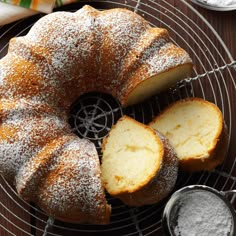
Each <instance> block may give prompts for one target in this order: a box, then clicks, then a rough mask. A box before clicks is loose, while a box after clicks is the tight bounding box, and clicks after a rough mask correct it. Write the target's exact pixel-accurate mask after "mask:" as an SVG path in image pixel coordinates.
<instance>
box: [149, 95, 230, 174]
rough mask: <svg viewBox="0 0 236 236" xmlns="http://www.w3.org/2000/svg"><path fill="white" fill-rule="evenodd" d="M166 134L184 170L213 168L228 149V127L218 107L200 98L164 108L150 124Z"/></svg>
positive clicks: (178, 102)
mask: <svg viewBox="0 0 236 236" xmlns="http://www.w3.org/2000/svg"><path fill="white" fill-rule="evenodd" d="M149 125H150V126H151V127H152V128H154V129H156V130H159V131H160V132H161V133H163V135H165V136H166V137H167V138H168V139H169V141H170V142H171V144H172V145H173V147H174V148H175V151H176V153H177V156H178V158H179V163H180V167H182V169H183V170H186V171H190V172H193V171H202V170H208V171H210V170H212V169H214V168H215V167H216V166H217V165H219V164H221V163H222V161H223V159H224V156H225V154H226V151H227V146H228V134H227V128H226V125H225V123H224V119H223V116H222V113H221V111H220V109H219V108H218V107H217V106H216V105H215V104H213V103H210V102H208V101H205V100H203V99H201V98H188V99H184V100H180V101H177V102H175V103H173V104H171V105H170V106H169V107H167V108H166V109H165V110H164V111H163V112H162V113H161V114H160V115H158V116H157V117H156V118H155V119H154V120H153V121H152V122H151V123H150V124H149Z"/></svg>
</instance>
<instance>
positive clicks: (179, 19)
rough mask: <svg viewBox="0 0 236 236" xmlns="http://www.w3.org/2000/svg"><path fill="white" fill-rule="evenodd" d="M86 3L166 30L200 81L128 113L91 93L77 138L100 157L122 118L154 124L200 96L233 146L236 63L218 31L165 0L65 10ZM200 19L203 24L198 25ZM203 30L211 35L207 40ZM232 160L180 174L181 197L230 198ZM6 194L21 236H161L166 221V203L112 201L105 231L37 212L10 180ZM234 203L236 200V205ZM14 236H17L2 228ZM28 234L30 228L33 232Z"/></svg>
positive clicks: (77, 111) (76, 124)
mask: <svg viewBox="0 0 236 236" xmlns="http://www.w3.org/2000/svg"><path fill="white" fill-rule="evenodd" d="M85 3H88V4H90V5H92V6H94V7H96V8H98V9H100V10H104V9H109V8H113V7H125V8H128V9H131V10H133V11H135V12H137V13H138V14H140V15H142V16H143V17H144V18H146V20H148V21H149V23H150V25H152V26H157V27H164V28H167V29H168V31H169V33H170V37H171V40H172V41H173V42H174V43H175V44H177V45H179V46H181V47H183V48H185V49H186V50H187V51H188V53H189V54H190V55H191V57H192V58H193V61H194V63H195V65H196V66H195V68H194V76H193V77H192V78H187V79H186V80H184V81H181V82H180V83H178V84H177V85H176V86H175V87H174V88H172V89H170V90H168V91H166V92H165V93H163V94H160V95H157V96H154V97H152V98H151V99H149V100H148V101H146V102H144V103H142V104H138V105H135V106H132V107H128V108H126V109H124V108H122V107H121V106H120V104H119V103H118V102H117V101H116V100H115V99H114V98H112V97H111V96H109V95H107V94H99V93H90V94H85V95H83V96H82V97H81V98H79V100H78V102H77V103H75V104H74V105H73V107H72V109H71V118H70V120H69V122H70V124H71V127H72V129H73V131H74V132H75V133H76V134H77V135H78V136H79V137H81V138H88V139H90V140H91V141H92V142H94V143H95V145H96V147H97V150H98V152H99V154H101V152H100V151H101V150H100V146H101V142H102V139H103V137H105V136H106V134H107V133H108V132H109V130H110V128H111V126H112V125H113V124H115V123H116V121H117V120H118V119H119V118H120V117H121V116H122V115H123V114H127V115H129V116H131V117H134V118H135V119H136V120H139V121H140V122H143V123H148V122H149V121H150V120H151V119H152V118H153V117H154V116H156V115H157V114H158V113H159V112H160V111H161V110H162V109H163V108H164V107H165V106H167V105H168V104H170V103H171V102H173V101H176V100H179V99H181V98H185V97H190V96H198V97H202V98H204V99H207V100H209V101H211V102H214V103H215V104H216V105H218V106H219V108H220V109H221V111H222V113H223V115H224V118H225V121H226V124H227V126H228V130H229V134H230V139H231V140H230V143H231V144H232V143H234V142H235V141H236V134H234V133H233V132H232V130H234V129H235V124H234V122H233V114H234V112H236V110H235V107H234V106H233V104H234V102H235V101H236V95H235V94H236V93H235V92H236V81H235V80H234V78H233V74H234V73H235V66H236V62H235V61H234V59H233V58H232V56H231V54H230V52H229V50H228V49H227V47H226V46H225V44H224V42H223V41H222V39H221V38H220V37H219V35H218V34H217V32H216V31H215V30H214V29H213V28H212V27H211V25H210V24H209V23H208V22H207V21H206V20H205V19H204V18H203V17H202V16H201V15H200V14H199V13H198V12H197V11H196V10H195V9H194V8H193V7H192V6H191V5H190V4H189V3H188V2H187V1H185V0H181V1H179V3H178V4H177V5H176V3H175V4H173V3H172V1H165V0H156V1H154V0H153V1H152V0H138V1H136V0H123V1H106V0H101V1H87V2H86V1H84V2H80V3H76V4H73V5H70V6H65V7H62V8H60V9H58V10H67V11H72V12H73V11H76V10H77V9H78V8H80V7H81V6H82V5H84V4H85ZM183 8H188V9H189V10H190V11H191V15H186V14H184V13H183V12H182V10H181V9H183ZM40 17H41V15H39V16H35V17H31V18H30V19H29V18H28V19H23V20H20V21H18V22H16V23H15V24H12V25H10V27H8V28H5V27H1V28H0V32H1V31H2V33H1V34H0V35H1V36H0V42H1V39H2V38H3V37H5V38H9V39H10V38H11V37H13V36H20V35H24V34H26V33H27V32H28V30H29V29H30V27H31V26H32V25H33V24H34V22H35V21H36V20H37V19H39V18H40ZM196 19H197V21H198V22H195V20H196ZM204 28H208V29H210V30H211V32H212V33H211V34H210V35H207V34H206V33H205V31H204ZM7 47H8V43H7V42H5V44H3V46H2V47H1V49H0V57H2V56H3V55H5V54H6V52H7ZM228 153H229V155H228V156H227V157H226V159H225V161H224V163H223V164H222V165H221V166H220V167H218V168H217V169H216V170H214V171H212V172H201V173H196V174H187V173H184V172H183V173H182V172H181V173H180V175H179V178H178V181H177V184H176V189H178V188H180V187H183V186H186V185H190V184H205V185H209V186H211V187H214V188H217V189H218V190H221V191H223V190H231V189H234V188H235V185H236V173H235V172H236V171H235V166H236V153H235V152H234V151H233V150H232V145H230V146H229V151H228ZM0 184H1V186H0V189H1V193H3V194H4V195H5V196H7V198H8V199H9V200H10V201H11V203H12V205H14V206H15V208H19V209H20V210H21V212H23V213H24V215H26V216H27V217H26V218H27V219H29V220H28V221H27V220H25V219H24V218H22V216H21V215H19V214H17V213H15V211H14V209H13V208H10V207H9V206H8V205H4V204H3V203H2V202H1V203H0V205H1V207H2V209H4V212H7V214H10V215H11V219H12V218H13V219H15V221H16V222H17V223H16V222H15V221H14V222H13V221H11V220H10V219H8V218H7V216H6V215H7V214H2V213H1V212H0V214H1V217H2V219H4V220H5V221H6V222H7V223H8V224H10V225H12V226H14V227H15V228H17V229H18V230H19V232H21V233H22V235H43V236H46V235H48V236H49V235H54V236H56V235H57V236H58V235H70V236H73V235H78V234H79V235H111V234H112V235H130V236H131V235H139V236H140V235H161V232H162V231H161V230H162V229H161V214H162V210H163V207H164V205H165V200H164V201H163V202H161V203H158V204H155V205H151V206H146V207H140V208H129V207H127V206H125V205H124V204H122V203H121V202H120V201H119V200H117V199H114V198H112V197H110V196H107V199H108V201H109V203H110V204H111V205H112V207H113V212H112V217H111V223H110V224H109V225H106V226H99V225H75V224H66V223H63V222H59V221H57V220H54V219H53V218H51V217H48V216H47V215H45V214H44V212H42V211H41V210H40V209H39V208H37V206H34V205H33V204H30V203H28V202H26V201H24V200H23V199H20V198H19V196H18V195H17V193H16V191H15V189H14V188H13V187H12V186H11V185H10V184H9V183H8V182H7V181H6V180H5V179H4V178H3V177H1V180H0ZM231 201H232V203H234V202H235V199H234V197H233V198H232V199H231ZM3 228H4V230H5V231H6V232H8V233H9V235H14V234H13V233H12V232H10V231H9V230H8V228H7V227H5V226H3ZM25 228H29V229H30V230H29V231H27V230H25Z"/></svg>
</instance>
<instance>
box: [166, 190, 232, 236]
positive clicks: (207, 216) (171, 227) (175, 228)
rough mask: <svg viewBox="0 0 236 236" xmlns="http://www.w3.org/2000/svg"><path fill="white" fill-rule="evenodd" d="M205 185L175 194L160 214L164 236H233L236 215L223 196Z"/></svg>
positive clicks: (224, 194)
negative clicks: (161, 215)
mask: <svg viewBox="0 0 236 236" xmlns="http://www.w3.org/2000/svg"><path fill="white" fill-rule="evenodd" d="M233 192H235V191H229V192H219V191H217V190H215V189H213V188H210V187H208V186H205V185H191V186H187V187H184V188H182V189H180V190H178V191H176V192H175V193H174V194H173V195H172V196H171V198H170V200H169V201H168V202H167V204H166V206H165V209H164V213H163V219H162V223H163V230H164V234H165V235H166V236H234V235H236V231H235V225H236V215H235V211H234V208H233V206H232V205H231V203H230V201H229V200H228V199H227V195H228V194H231V193H233Z"/></svg>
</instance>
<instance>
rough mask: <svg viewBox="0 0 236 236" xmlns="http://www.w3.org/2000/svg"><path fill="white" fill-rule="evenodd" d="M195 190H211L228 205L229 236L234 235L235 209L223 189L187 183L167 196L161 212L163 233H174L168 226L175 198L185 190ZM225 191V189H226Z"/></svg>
mask: <svg viewBox="0 0 236 236" xmlns="http://www.w3.org/2000/svg"><path fill="white" fill-rule="evenodd" d="M195 190H201V191H206V192H211V193H213V194H215V195H216V196H218V197H219V198H220V199H221V200H223V202H224V203H225V204H226V206H228V209H229V211H230V213H231V216H232V231H231V232H230V236H234V235H235V225H236V213H235V210H234V208H233V206H232V204H231V203H230V201H229V200H228V198H227V197H226V196H225V195H224V191H218V190H216V189H214V188H212V187H209V186H206V185H189V186H185V187H183V188H181V189H179V190H177V191H175V192H174V193H173V194H172V195H171V197H170V198H169V200H168V202H167V203H166V205H165V208H164V211H163V214H162V227H163V233H164V235H166V236H174V235H175V234H173V233H172V231H171V228H170V220H169V219H170V215H171V210H172V208H173V206H174V205H175V202H176V200H178V199H179V198H180V197H181V196H182V195H183V194H185V193H186V192H191V191H195ZM226 192H227V191H226Z"/></svg>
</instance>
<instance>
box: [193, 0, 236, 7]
mask: <svg viewBox="0 0 236 236" xmlns="http://www.w3.org/2000/svg"><path fill="white" fill-rule="evenodd" d="M198 2H202V3H206V4H208V5H211V6H217V7H230V6H233V5H236V0H198Z"/></svg>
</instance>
